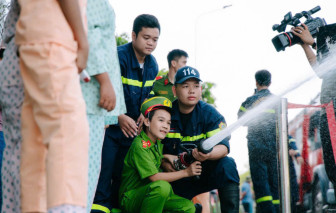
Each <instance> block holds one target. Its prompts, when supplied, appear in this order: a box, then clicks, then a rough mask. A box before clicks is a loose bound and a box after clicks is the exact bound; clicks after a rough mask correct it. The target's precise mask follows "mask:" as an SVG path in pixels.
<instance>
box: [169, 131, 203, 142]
mask: <svg viewBox="0 0 336 213" xmlns="http://www.w3.org/2000/svg"><path fill="white" fill-rule="evenodd" d="M166 137H167V138H178V139H181V140H182V142H190V141H196V140H199V139H203V138H205V134H200V135H195V136H185V137H183V136H181V134H180V133H168V134H167V136H166Z"/></svg>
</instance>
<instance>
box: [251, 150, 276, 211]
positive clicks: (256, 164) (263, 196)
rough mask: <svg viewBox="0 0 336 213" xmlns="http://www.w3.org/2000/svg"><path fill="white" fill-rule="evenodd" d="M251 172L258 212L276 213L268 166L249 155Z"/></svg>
mask: <svg viewBox="0 0 336 213" xmlns="http://www.w3.org/2000/svg"><path fill="white" fill-rule="evenodd" d="M249 161H250V172H251V178H252V182H253V189H254V192H255V200H256V203H257V212H258V213H259V212H260V213H263V212H264V213H272V212H275V209H274V206H273V203H272V200H273V197H272V195H271V190H270V187H269V184H268V175H267V174H268V172H267V166H266V165H265V163H264V162H263V161H262V160H261V158H257V157H253V156H251V155H249Z"/></svg>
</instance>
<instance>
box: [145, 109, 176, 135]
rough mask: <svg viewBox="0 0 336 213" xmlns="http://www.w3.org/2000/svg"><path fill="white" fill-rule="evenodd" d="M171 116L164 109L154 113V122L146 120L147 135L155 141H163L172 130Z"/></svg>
mask: <svg viewBox="0 0 336 213" xmlns="http://www.w3.org/2000/svg"><path fill="white" fill-rule="evenodd" d="M170 123H171V116H170V113H169V112H167V111H166V110H164V109H157V110H155V112H154V115H153V117H152V120H151V121H149V119H148V118H146V119H145V125H146V130H147V135H148V137H149V138H150V139H152V140H153V141H155V140H158V139H159V140H163V139H164V138H165V137H166V135H167V133H168V132H169V130H170Z"/></svg>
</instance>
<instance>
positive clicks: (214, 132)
mask: <svg viewBox="0 0 336 213" xmlns="http://www.w3.org/2000/svg"><path fill="white" fill-rule="evenodd" d="M220 130H221V129H220V128H218V129H215V130H212V131H210V132H207V133H206V136H207V138H210V137H211V136H213V135H214V134H216V133H217V132H220Z"/></svg>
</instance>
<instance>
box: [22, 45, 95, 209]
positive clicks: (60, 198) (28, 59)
mask: <svg viewBox="0 0 336 213" xmlns="http://www.w3.org/2000/svg"><path fill="white" fill-rule="evenodd" d="M76 57H77V55H76V50H72V49H69V48H67V47H65V46H62V45H59V44H56V43H45V44H31V45H22V46H20V60H21V61H20V66H21V73H22V77H23V80H24V85H25V91H26V93H25V94H28V95H29V97H30V99H31V103H32V107H33V117H34V119H35V121H36V123H37V126H38V127H39V129H40V130H41V134H42V138H43V143H44V144H46V145H47V148H48V154H47V160H46V163H47V167H46V170H47V206H48V208H52V207H56V206H61V205H64V204H67V205H74V206H81V207H85V206H86V203H87V173H88V171H87V165H88V142H89V130H88V123H87V118H86V111H85V102H84V100H83V96H82V93H81V88H80V85H79V81H78V72H77V71H78V69H77V66H76ZM27 167H29V166H28V165H27Z"/></svg>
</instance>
